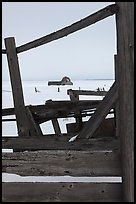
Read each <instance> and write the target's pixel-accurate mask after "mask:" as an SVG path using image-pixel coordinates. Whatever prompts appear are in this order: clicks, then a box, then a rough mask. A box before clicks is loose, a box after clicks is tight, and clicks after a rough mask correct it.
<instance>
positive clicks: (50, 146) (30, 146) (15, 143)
mask: <svg viewBox="0 0 136 204" xmlns="http://www.w3.org/2000/svg"><path fill="white" fill-rule="evenodd" d="M73 136H74V134H63V135H62V136H61V137H58V136H56V135H44V136H43V137H23V138H22V137H17V136H16V137H13V136H12V137H11V136H10V137H6V136H4V137H2V148H3V149H13V151H16V152H17V151H25V150H26V151H36V150H59V149H60V150H92V151H109V150H110V151H111V150H114V149H118V148H119V146H118V145H119V141H118V139H116V138H114V137H102V138H90V139H78V140H76V142H69V139H70V138H71V137H73Z"/></svg>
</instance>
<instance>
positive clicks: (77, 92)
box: [67, 89, 107, 97]
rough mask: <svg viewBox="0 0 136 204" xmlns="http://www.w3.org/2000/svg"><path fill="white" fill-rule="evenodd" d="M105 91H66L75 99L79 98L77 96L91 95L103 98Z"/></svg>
mask: <svg viewBox="0 0 136 204" xmlns="http://www.w3.org/2000/svg"><path fill="white" fill-rule="evenodd" d="M106 93H107V91H90V90H72V89H68V90H67V94H68V95H70V96H71V95H74V96H75V97H79V95H89V96H91V95H93V96H105V95H106Z"/></svg>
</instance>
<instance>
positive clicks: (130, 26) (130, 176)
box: [116, 2, 134, 202]
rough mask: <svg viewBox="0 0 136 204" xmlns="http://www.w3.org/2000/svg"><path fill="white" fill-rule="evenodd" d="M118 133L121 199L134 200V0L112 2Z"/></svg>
mask: <svg viewBox="0 0 136 204" xmlns="http://www.w3.org/2000/svg"><path fill="white" fill-rule="evenodd" d="M116 4H117V6H118V12H117V14H116V27H117V55H118V64H119V69H120V71H119V79H118V93H119V137H120V139H121V159H122V181H123V196H124V201H125V202H134V2H116Z"/></svg>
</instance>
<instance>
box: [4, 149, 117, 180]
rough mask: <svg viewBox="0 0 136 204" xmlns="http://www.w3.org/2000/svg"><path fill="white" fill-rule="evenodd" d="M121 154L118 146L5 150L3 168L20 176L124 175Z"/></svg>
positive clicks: (6, 171)
mask: <svg viewBox="0 0 136 204" xmlns="http://www.w3.org/2000/svg"><path fill="white" fill-rule="evenodd" d="M119 158H120V155H119V152H118V151H117V150H114V151H105V152H104V151H99V152H97V151H91V150H89V151H76V150H43V151H30V152H26V151H24V152H21V153H20V152H13V153H2V172H5V173H12V174H19V175H21V176H63V175H70V176H93V177H94V176H121V166H120V159H119ZM26 164H27V165H26Z"/></svg>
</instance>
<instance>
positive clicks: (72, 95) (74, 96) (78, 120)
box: [68, 89, 83, 131]
mask: <svg viewBox="0 0 136 204" xmlns="http://www.w3.org/2000/svg"><path fill="white" fill-rule="evenodd" d="M68 94H69V97H70V99H71V101H79V94H78V93H76V94H75V93H74V91H73V90H72V89H69V91H68ZM75 114H77V116H76V117H75V119H76V123H77V126H78V129H79V131H80V130H81V129H82V128H83V122H82V116H81V111H76V112H75Z"/></svg>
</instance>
